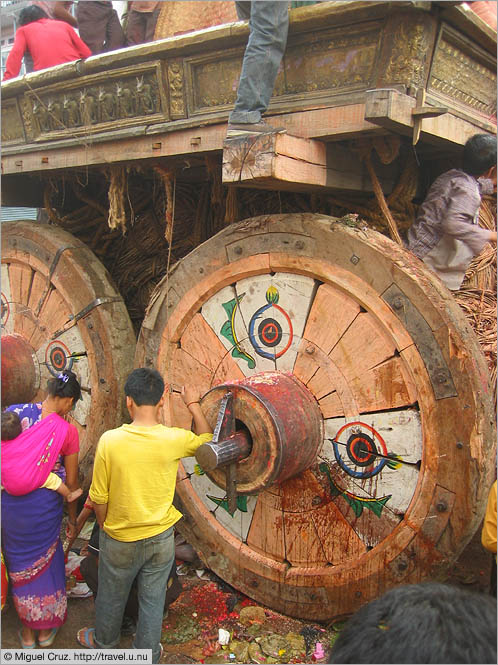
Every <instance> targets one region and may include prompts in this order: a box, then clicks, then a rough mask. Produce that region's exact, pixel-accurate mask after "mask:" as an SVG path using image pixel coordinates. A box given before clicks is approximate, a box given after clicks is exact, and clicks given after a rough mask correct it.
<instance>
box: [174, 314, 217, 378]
mask: <svg viewBox="0 0 498 665" xmlns="http://www.w3.org/2000/svg"><path fill="white" fill-rule="evenodd" d="M180 344H181V348H182V349H183V350H184V351H185V352H186V353H188V354H190V355H191V356H192V357H193V358H195V359H196V360H198V361H199V362H200V363H201V364H202V365H204V366H205V367H206V368H207V369H208V370H209V371H210V372H212V373H214V372H216V370H217V368H218V365H219V364H220V363H221V362H222V361H223V359H224V357H225V356H226V354H227V350H226V349H225V347H224V346H223V344H222V343H221V342H220V340H219V337H218V336H217V335H216V334H215V333H214V331H213V329H212V328H211V326H209V325H208V323H207V321H206V320H205V319H204V317H203V316H202V314H199V313H198V314H195V316H194V317H193V318H192V320H191V321H190V323H189V324H188V326H187V327H186V329H185V332H184V333H183V335H182V338H181V340H180Z"/></svg>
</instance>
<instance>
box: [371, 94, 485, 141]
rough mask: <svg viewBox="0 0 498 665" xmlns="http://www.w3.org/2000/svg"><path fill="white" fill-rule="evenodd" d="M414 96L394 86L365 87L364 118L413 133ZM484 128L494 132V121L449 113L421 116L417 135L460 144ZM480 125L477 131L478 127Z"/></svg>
mask: <svg viewBox="0 0 498 665" xmlns="http://www.w3.org/2000/svg"><path fill="white" fill-rule="evenodd" d="M415 106H416V100H415V99H414V98H413V97H410V96H409V95H405V94H403V93H401V92H399V91H398V90H394V89H380V90H368V91H367V92H366V101H365V119H366V120H368V121H369V122H373V123H376V124H378V125H380V126H381V127H384V128H386V129H389V130H390V131H395V132H398V133H401V134H405V135H407V136H411V135H412V133H413V126H414V117H413V115H412V110H413V109H414V108H415ZM481 128H482V129H484V130H486V131H487V132H490V133H491V134H496V125H493V124H492V123H489V122H485V120H484V119H483V118H481V119H480V120H479V119H477V118H472V122H471V121H469V120H466V119H463V118H460V117H457V116H456V115H454V114H452V113H445V114H444V115H442V116H439V117H436V118H424V119H423V120H422V129H421V132H420V135H421V138H422V139H423V140H425V141H427V142H430V143H433V144H435V145H441V144H443V143H447V142H450V143H452V144H456V145H464V144H465V143H466V142H467V140H468V139H469V138H470V137H471V136H473V135H474V134H477V133H479V131H480V129H481ZM482 129H481V131H482Z"/></svg>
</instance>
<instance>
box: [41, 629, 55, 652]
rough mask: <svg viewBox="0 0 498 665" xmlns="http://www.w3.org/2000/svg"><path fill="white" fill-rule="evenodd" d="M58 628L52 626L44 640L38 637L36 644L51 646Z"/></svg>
mask: <svg viewBox="0 0 498 665" xmlns="http://www.w3.org/2000/svg"><path fill="white" fill-rule="evenodd" d="M58 630H59V629H58V628H52V630H51V631H50V635H49V636H48V637H47V639H46V640H40V639H38V645H39V646H41V647H51V646H52V644H53V643H54V641H55V637H56V635H57V632H58Z"/></svg>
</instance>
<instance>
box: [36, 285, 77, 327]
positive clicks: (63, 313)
mask: <svg viewBox="0 0 498 665" xmlns="http://www.w3.org/2000/svg"><path fill="white" fill-rule="evenodd" d="M70 315H71V310H70V309H69V307H68V304H67V303H66V301H65V300H64V299H63V298H62V296H61V294H60V293H59V292H58V291H56V290H55V289H52V290H51V291H50V293H49V294H48V297H47V299H46V300H45V302H44V304H43V307H42V308H41V310H40V314H39V316H38V318H39V321H40V324H41V326H44V327H45V328H46V329H47V331H49V332H50V333H53V332H55V331H56V330H60V329H61V328H62V327H63V325H64V324H65V323H67V322H68V320H69V316H70Z"/></svg>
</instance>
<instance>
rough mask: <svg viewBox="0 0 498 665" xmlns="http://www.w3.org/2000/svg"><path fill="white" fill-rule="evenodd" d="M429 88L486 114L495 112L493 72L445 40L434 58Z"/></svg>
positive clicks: (441, 41) (442, 40)
mask: <svg viewBox="0 0 498 665" xmlns="http://www.w3.org/2000/svg"><path fill="white" fill-rule="evenodd" d="M430 88H431V89H432V90H435V91H437V92H440V93H442V94H444V95H446V96H448V97H451V98H453V99H455V100H458V101H459V102H462V103H463V104H466V105H467V106H471V107H472V108H474V109H476V110H477V111H480V112H481V113H484V114H486V115H491V114H493V113H494V112H495V111H496V73H495V71H493V69H492V68H491V66H490V67H486V66H485V65H483V64H481V63H479V62H477V61H476V60H475V59H474V58H472V57H471V56H470V55H467V54H466V53H465V52H464V51H463V50H461V49H460V48H458V47H456V46H454V45H453V44H451V43H450V42H448V41H446V40H444V39H441V40H440V42H439V48H438V50H437V52H436V57H435V58H434V64H433V66H432V70H431V75H430Z"/></svg>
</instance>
